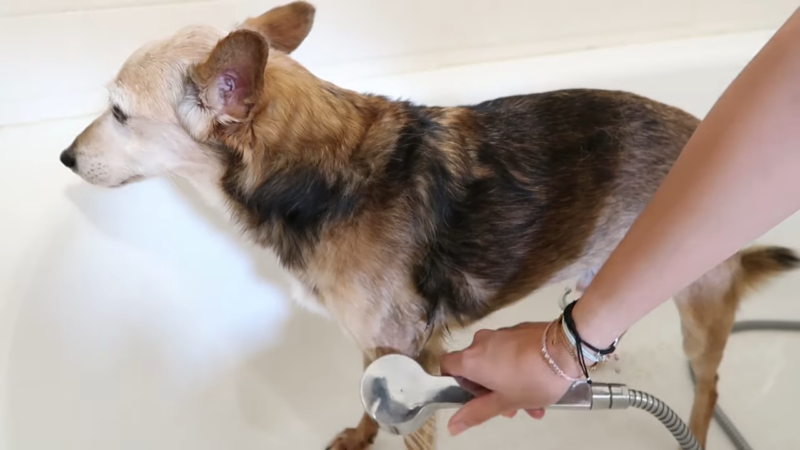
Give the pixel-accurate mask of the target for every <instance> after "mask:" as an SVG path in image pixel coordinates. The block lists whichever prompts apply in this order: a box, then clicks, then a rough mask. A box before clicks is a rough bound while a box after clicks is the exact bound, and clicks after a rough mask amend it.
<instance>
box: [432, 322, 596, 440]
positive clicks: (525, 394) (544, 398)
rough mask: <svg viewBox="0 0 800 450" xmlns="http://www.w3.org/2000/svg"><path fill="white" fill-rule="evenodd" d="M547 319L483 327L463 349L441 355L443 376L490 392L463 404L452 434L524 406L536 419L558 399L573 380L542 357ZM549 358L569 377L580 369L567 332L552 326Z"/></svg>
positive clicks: (575, 374)
mask: <svg viewBox="0 0 800 450" xmlns="http://www.w3.org/2000/svg"><path fill="white" fill-rule="evenodd" d="M547 326H548V323H544V322H536V323H523V324H519V325H516V326H514V327H511V328H501V329H499V330H496V331H490V330H480V331H478V332H477V333H475V336H474V338H473V341H472V344H471V345H470V346H469V347H467V348H466V349H464V350H461V351H458V352H453V353H448V354H445V355H444V356H443V357H442V362H441V369H442V373H443V374H447V375H450V376H454V377H461V378H464V379H466V380H468V381H469V382H472V383H476V384H478V385H480V386H481V387H484V388H486V389H487V390H488V392H485V393H483V394H478V396H477V397H476V398H475V399H473V400H471V401H470V402H469V403H467V404H466V405H464V406H462V407H461V408H460V409H459V410H458V412H456V414H455V415H453V417H452V418H451V419H450V422H449V424H448V429H449V431H450V434H452V435H457V434H459V433H462V432H463V431H464V430H466V429H467V428H470V427H474V426H476V425H480V424H482V423H483V422H486V421H487V420H489V419H491V418H493V417H495V416H498V415H504V416H506V417H513V416H514V415H515V414H516V412H517V411H519V410H520V409H524V410H525V411H526V412H527V413H528V414H529V415H530V416H531V417H533V418H535V419H539V418H541V417H543V416H544V410H543V409H542V408H543V407H545V406H548V405H551V404H553V403H555V402H557V401H558V400H559V399H560V398H561V397H562V396H563V395H564V393H566V391H567V389H568V388H569V387H570V385H571V384H572V382H571V381H569V380H567V379H565V378H562V377H560V376H558V375H557V374H556V373H555V371H554V370H553V369H552V368H551V367H550V365H549V364H548V362H547V360H545V358H544V356H543V355H542V335H543V334H544V332H545V330H546V329H547ZM547 339H548V340H547V350H548V353H549V354H550V357H551V358H553V359H554V360H555V362H556V363H557V364H558V365H559V367H561V369H562V370H564V371H565V372H566V374H567V375H568V376H570V377H577V376H578V375H579V374H580V373H581V371H580V368H579V366H578V363H577V361H576V360H575V359H574V357H573V356H572V355H571V354H570V353H569V350H568V347H567V345H565V340H564V339H563V335H561V333H560V332H559V330H558V329H557V328H556V327H555V326H552V327H550V331H549V334H548V338H547Z"/></svg>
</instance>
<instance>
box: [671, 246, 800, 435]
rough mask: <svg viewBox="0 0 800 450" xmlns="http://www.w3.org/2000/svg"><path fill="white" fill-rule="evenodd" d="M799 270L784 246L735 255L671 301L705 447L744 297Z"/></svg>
mask: <svg viewBox="0 0 800 450" xmlns="http://www.w3.org/2000/svg"><path fill="white" fill-rule="evenodd" d="M798 267H800V257H798V256H797V254H796V253H795V252H794V251H792V250H790V249H788V248H784V247H772V246H756V247H750V248H747V249H744V250H742V251H740V252H739V253H737V254H735V255H733V256H732V257H730V258H728V259H727V260H726V261H724V262H723V263H722V264H720V265H718V266H717V267H715V268H714V269H712V270H711V271H709V272H708V273H706V274H705V275H703V276H702V277H701V278H700V279H698V280H697V281H695V282H694V283H692V284H691V285H689V286H687V287H686V288H685V289H683V290H682V291H681V292H679V293H678V294H677V295H676V296H675V303H676V304H677V306H678V311H680V315H681V325H682V330H683V349H684V352H685V353H686V356H687V357H688V358H689V361H690V363H691V366H692V370H693V371H694V374H695V376H696V379H697V385H696V386H695V399H694V405H693V406H692V416H691V420H690V428H691V430H692V433H693V434H694V435H695V437H696V438H697V439H698V442H699V443H700V446H701V447H702V448H705V441H706V436H707V434H708V427H709V424H710V423H711V418H712V416H713V414H714V406H715V405H716V401H717V369H718V367H719V364H720V362H721V361H722V355H723V352H724V350H725V345H726V343H727V341H728V336H729V335H730V332H731V329H732V328H733V324H734V321H735V318H736V311H737V309H738V308H739V304H740V303H741V301H742V300H743V299H744V297H745V296H746V295H747V294H748V293H749V292H751V291H752V290H754V289H757V288H758V287H759V286H762V285H763V284H764V283H766V282H767V281H769V280H772V279H774V278H775V277H776V276H777V275H779V274H782V273H785V272H787V271H790V270H793V269H797V268H798Z"/></svg>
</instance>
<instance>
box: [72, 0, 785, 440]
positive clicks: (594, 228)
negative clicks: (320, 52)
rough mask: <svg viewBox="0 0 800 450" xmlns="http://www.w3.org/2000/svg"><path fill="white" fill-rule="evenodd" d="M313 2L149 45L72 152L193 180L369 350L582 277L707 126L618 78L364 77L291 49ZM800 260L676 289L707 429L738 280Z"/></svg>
mask: <svg viewBox="0 0 800 450" xmlns="http://www.w3.org/2000/svg"><path fill="white" fill-rule="evenodd" d="M313 19H314V8H313V7H312V6H311V5H309V4H307V3H304V2H294V3H291V4H289V5H285V6H282V7H278V8H275V9H273V10H270V11H268V12H267V13H265V14H263V15H261V16H259V17H257V18H252V19H248V20H247V21H245V22H244V23H243V25H242V26H241V27H240V28H239V29H238V30H236V31H234V32H233V33H230V34H227V35H226V34H225V33H223V32H221V31H219V30H216V29H213V28H210V27H192V28H187V29H185V30H182V31H180V32H179V33H177V34H176V35H175V36H173V37H171V38H168V39H165V40H162V41H159V42H155V43H151V44H149V45H147V46H145V47H143V48H142V49H141V50H139V51H137V52H135V53H134V54H133V55H132V56H131V57H130V58H129V59H128V61H127V62H126V63H125V64H124V65H123V67H122V69H121V70H120V72H119V74H118V75H117V77H116V79H115V80H114V81H113V82H112V83H111V84H110V86H109V91H110V95H109V97H110V98H109V100H110V104H111V106H112V108H111V109H110V111H108V112H106V113H104V114H102V115H101V116H100V117H98V118H97V120H95V121H94V122H93V123H92V124H91V125H90V126H89V127H87V128H86V130H84V131H83V132H82V133H81V134H80V135H79V136H78V137H77V138H76V140H75V142H74V143H73V144H72V146H71V147H70V148H69V149H68V150H67V151H66V152H67V153H70V154H71V155H73V156H74V158H75V161H76V162H75V165H74V167H72V168H73V170H74V171H75V172H76V173H77V174H78V175H80V176H81V177H83V178H84V179H85V180H87V181H88V182H91V183H94V184H97V185H101V186H109V187H112V186H113V187H116V186H121V185H124V184H126V183H128V182H131V181H137V180H141V179H146V178H151V177H156V176H162V175H170V174H174V175H177V176H181V177H184V178H186V179H188V180H189V181H191V182H192V183H193V184H194V185H195V186H196V187H197V188H198V189H199V190H200V191H201V192H202V193H203V194H204V195H205V196H206V198H208V199H209V200H211V201H212V202H215V203H218V204H219V206H220V208H221V209H223V210H225V211H226V212H227V213H228V214H229V215H230V216H231V218H232V219H233V220H234V221H235V222H236V223H237V224H238V225H239V226H240V228H241V230H242V232H243V233H245V234H246V235H247V236H248V237H249V238H251V239H252V241H253V242H254V244H256V245H260V246H263V247H267V248H270V249H272V250H274V251H276V253H277V254H278V256H279V257H280V259H281V261H282V263H283V264H284V266H285V267H286V268H287V269H288V270H289V272H291V275H292V276H293V278H294V279H295V281H296V285H295V288H294V289H293V292H294V293H295V295H296V296H297V297H299V298H300V299H302V300H301V302H302V303H303V304H305V305H311V307H312V309H313V308H318V309H322V310H324V311H325V312H327V313H328V314H330V315H331V316H333V317H335V318H336V319H337V321H338V322H339V323H340V324H341V325H342V328H343V329H344V330H345V331H346V333H347V334H348V335H349V336H351V337H352V338H353V340H354V341H355V342H356V344H357V345H358V346H359V347H360V348H361V350H362V351H363V352H364V355H365V363H369V362H370V361H372V360H373V359H374V358H377V357H379V356H380V355H383V354H386V353H403V354H406V355H410V356H413V357H415V358H417V359H418V360H419V361H420V362H421V363H422V364H423V366H424V367H425V368H426V370H428V371H430V372H432V373H436V372H437V371H438V360H439V357H440V356H441V354H442V352H443V340H444V335H445V330H446V328H447V327H461V326H464V325H467V324H469V323H471V322H473V321H475V320H479V319H480V318H482V317H485V316H486V315H487V314H489V313H491V312H493V311H496V310H497V309H499V308H502V307H505V306H506V305H509V304H512V303H514V302H516V301H518V300H520V299H522V298H523V297H525V296H527V295H529V294H530V293H531V292H533V291H535V290H536V289H539V288H541V287H542V286H546V285H548V284H552V283H555V282H559V281H565V280H569V279H573V278H578V277H580V278H581V279H580V281H579V289H580V290H583V289H584V288H585V287H586V286H587V285H588V284H589V283H590V282H591V279H592V277H593V274H594V273H595V272H596V270H597V269H598V268H599V267H600V266H601V265H602V264H603V262H604V261H605V259H606V258H607V257H608V254H609V253H610V252H611V250H612V249H613V248H614V247H615V246H616V244H617V243H618V242H619V240H620V239H621V238H622V236H624V234H625V233H626V232H627V229H628V228H629V227H630V225H631V223H632V222H633V221H634V220H635V218H636V217H637V215H638V214H639V212H641V210H642V209H643V208H644V206H645V205H646V203H647V202H648V201H649V198H650V196H652V194H653V193H654V192H655V190H656V189H657V187H658V185H659V183H660V180H661V179H662V178H663V176H665V174H666V173H667V171H668V170H669V168H670V167H671V165H672V163H673V161H674V159H675V158H676V157H677V155H678V154H679V152H680V150H681V148H682V147H683V145H684V143H685V142H686V140H687V139H688V138H689V136H691V134H692V132H693V130H694V127H695V126H696V124H697V119H695V118H693V117H691V116H690V115H688V114H686V113H684V112H682V111H680V110H677V109H675V108H672V107H669V106H667V105H663V104H660V103H656V102H653V101H651V100H648V99H644V98H641V97H638V96H634V95H632V94H628V93H622V92H606V91H588V90H585V91H580V92H575V91H571V92H567V91H563V92H562V91H559V92H553V93H546V94H543V95H540V96H535V95H531V96H520V97H515V98H506V99H498V100H497V101H496V102H494V103H492V102H490V103H484V104H482V105H479V106H478V107H457V108H441V107H428V108H421V107H416V106H413V105H409V104H406V103H402V102H395V101H391V100H389V99H386V98H383V97H379V96H370V95H363V94H359V93H356V92H352V91H349V90H346V89H342V88H339V87H337V86H334V85H332V84H330V83H328V82H326V81H323V80H320V79H318V78H317V77H315V76H314V75H313V74H311V73H310V72H309V71H308V70H306V69H305V68H304V67H303V66H301V65H300V64H299V63H297V62H296V61H294V60H293V59H292V58H291V57H290V56H289V53H291V52H292V51H294V50H295V49H296V48H297V46H298V45H300V44H301V43H302V42H303V40H304V39H305V38H306V36H307V35H308V33H309V31H310V29H311V26H312V23H313ZM112 111H113V112H112ZM121 113H124V117H121V116H120V114H121ZM445 181H446V182H445ZM523 192H524V195H523V194H521V193H523ZM443 199H444V200H443ZM486 199H489V200H490V201H487V200H486ZM514 202H517V203H514ZM518 202H526V203H523V206H517V204H518ZM454 205H455V206H454ZM503 205H505V206H503ZM465 210H466V211H465ZM276 211H278V212H276ZM534 213H535V214H534ZM276 214H277V215H278V217H277V218H276V217H273V216H275V215H276ZM459 214H460V215H459ZM467 221H471V222H467ZM465 223H468V225H469V226H466V225H464V224H465ZM459 226H461V227H462V228H458V227H459ZM448 233H449V234H448ZM462 240H463V242H462ZM473 246H480V249H481V251H480V255H478V256H474V255H472V254H470V252H469V248H470V247H473ZM787 252H788V251H787ZM454 254H455V255H456V256H453V255H454ZM464 255H466V256H464ZM448 258H449V259H448ZM458 258H461V259H458ZM793 258H794V257H793V255H791V254H789V253H781V251H778V250H775V249H766V250H764V249H755V250H750V251H746V252H743V253H741V254H738V255H736V256H735V257H733V258H731V259H730V260H728V261H726V262H725V263H724V264H722V265H721V266H720V267H718V268H717V269H715V270H714V271H712V272H710V273H709V274H707V275H705V276H704V277H703V278H701V279H700V280H698V281H697V282H696V283H695V284H693V285H692V286H690V287H688V288H687V289H685V290H684V291H682V292H681V293H680V294H679V295H678V296H677V297H676V299H677V301H678V305H679V309H680V311H681V319H682V322H683V326H684V347H685V349H686V353H687V355H688V357H689V358H690V360H691V362H692V366H693V367H694V370H695V372H696V373H697V374H698V380H699V382H698V387H697V392H696V399H695V404H694V409H693V413H692V420H691V423H692V430H693V431H694V432H695V434H696V435H697V436H698V438H699V439H700V440H701V441H703V442H704V441H705V436H706V433H707V429H708V424H709V422H710V420H711V411H713V407H714V404H715V400H716V390H715V380H716V378H715V377H716V370H717V367H718V365H719V362H720V360H721V356H722V351H723V349H724V346H725V342H726V339H727V335H728V333H729V331H730V326H731V324H732V321H733V317H734V312H735V310H736V306H737V305H738V303H739V300H740V299H741V297H742V295H743V290H744V286H749V285H752V284H753V283H754V282H755V280H757V279H758V280H761V279H766V278H768V277H769V276H770V275H772V274H775V273H777V272H780V271H783V270H788V269H790V268H792V267H794V266H795V265H796V260H795V259H793ZM451 291H452V292H451ZM376 433H377V427H376V424H375V423H374V422H372V421H371V420H370V419H369V418H368V417H367V416H366V415H365V416H364V417H363V418H362V420H361V422H360V423H359V425H358V426H357V427H356V428H354V429H347V430H345V431H344V432H342V433H341V434H339V435H338V436H336V437H335V438H334V440H333V441H332V442H331V447H330V448H332V449H334V450H354V449H356V450H358V449H366V448H369V446H370V445H371V443H372V441H373V440H374V438H375V435H376ZM434 435H435V426H434V423H433V422H431V423H429V424H427V425H426V427H424V428H423V429H422V430H420V431H419V432H417V433H415V434H414V435H412V436H409V437H407V438H406V439H405V442H406V446H407V448H408V449H413V450H429V449H432V448H433V447H434Z"/></svg>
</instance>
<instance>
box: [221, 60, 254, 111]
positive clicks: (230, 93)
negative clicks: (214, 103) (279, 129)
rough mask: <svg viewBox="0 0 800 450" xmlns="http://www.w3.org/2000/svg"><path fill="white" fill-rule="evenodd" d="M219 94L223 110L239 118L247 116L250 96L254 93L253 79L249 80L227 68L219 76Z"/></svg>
mask: <svg viewBox="0 0 800 450" xmlns="http://www.w3.org/2000/svg"><path fill="white" fill-rule="evenodd" d="M216 84H217V95H218V98H219V101H220V107H221V109H222V112H223V113H225V114H226V115H229V116H232V117H236V118H239V119H242V118H245V117H247V114H248V113H249V110H250V106H252V105H248V103H249V102H248V97H250V96H251V95H252V94H253V88H252V86H253V80H247V79H246V78H245V77H243V76H241V75H240V74H239V73H238V72H236V71H235V70H226V71H224V72H222V73H221V74H220V75H219V76H218V77H217V83H216Z"/></svg>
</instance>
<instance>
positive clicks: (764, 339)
mask: <svg viewBox="0 0 800 450" xmlns="http://www.w3.org/2000/svg"><path fill="white" fill-rule="evenodd" d="M768 36H769V33H753V34H743V35H734V36H725V37H719V38H710V39H696V40H688V41H676V42H669V43H660V44H652V45H646V46H636V47H627V48H614V49H604V50H595V51H588V52H582V53H573V54H560V55H552V56H547V57H540V58H534V59H528V60H514V61H504V62H497V63H491V64H484V65H478V66H469V67H454V68H448V69H444V70H438V71H435V72H426V73H414V74H407V75H403V76H393V77H387V78H382V79H374V80H358V79H350V81H347V82H345V83H344V84H345V85H347V86H348V87H353V88H357V89H364V90H370V91H373V92H379V93H385V94H390V95H396V96H402V97H405V98H410V99H413V100H415V101H420V102H425V103H441V104H458V103H467V102H474V101H480V100H483V99H487V98H491V97H494V96H499V95H507V94H517V93H523V92H531V91H539V90H547V89H554V88H561V87H598V88H611V89H625V90H631V91H634V92H638V93H641V94H644V95H648V96H651V97H653V98H655V99H658V100H661V101H664V102H667V103H670V104H673V105H676V106H680V107H683V108H685V109H686V110H688V111H690V112H692V113H695V114H697V115H703V114H705V113H706V112H707V110H708V109H709V108H710V107H711V105H712V104H713V102H714V100H715V99H716V98H717V96H718V95H719V94H720V93H721V92H722V90H723V89H724V88H725V86H726V85H727V83H728V82H730V81H731V80H732V79H733V77H734V76H735V75H736V73H738V71H739V70H741V68H742V67H743V66H744V64H746V62H747V61H748V60H749V59H750V58H751V57H752V56H753V55H754V54H755V52H756V51H757V50H758V49H759V48H760V47H761V45H763V43H764V42H765V41H766V39H767V38H768ZM89 120H90V119H88V118H84V119H75V120H65V121H60V122H51V123H44V124H36V125H30V126H20V127H14V128H4V129H0V148H1V149H3V150H2V153H0V187H2V189H0V196H2V198H1V199H0V205H2V208H3V214H2V232H1V233H0V254H2V258H0V448H6V449H10V450H51V449H58V450H73V449H74V450H109V449H114V450H127V449H130V450H142V449H147V450H161V449H164V450H167V449H169V450H175V449H192V450H206V449H207V450H219V449H233V448H235V449H238V450H248V449H253V450H255V449H259V450H263V449H280V450H282V449H322V448H324V444H325V443H326V442H327V440H328V439H329V438H331V437H332V436H333V435H334V434H335V433H336V432H338V431H339V430H340V429H341V428H343V427H346V426H353V425H355V424H356V423H357V421H358V418H359V415H360V414H361V407H360V403H359V400H358V395H357V383H358V380H359V375H360V371H361V367H360V365H361V357H360V356H359V354H358V352H357V351H356V350H355V349H354V347H353V346H352V345H351V344H350V343H349V342H347V341H346V340H345V338H344V337H343V336H342V334H341V333H340V332H339V330H338V329H337V327H336V325H335V324H334V323H331V322H329V321H327V320H326V319H323V318H319V317H317V316H314V315H311V314H309V313H307V312H304V311H300V310H298V309H297V308H295V307H294V306H293V305H291V304H290V302H289V300H288V299H287V295H286V292H285V289H284V284H283V282H282V278H281V275H280V270H279V269H278V268H277V267H276V265H275V263H274V260H273V259H272V258H271V257H270V256H269V255H265V254H263V253H261V252H259V251H257V250H255V249H253V248H250V247H248V246H247V245H246V244H244V243H243V241H242V240H241V239H239V238H238V237H237V236H236V234H235V233H233V232H232V231H231V229H230V227H229V226H228V225H227V224H226V223H225V222H224V221H223V220H222V219H221V218H220V217H219V216H217V215H216V214H215V213H214V212H211V211H208V210H206V209H205V208H203V206H202V205H201V203H199V202H198V201H197V200H196V198H195V197H194V196H193V194H192V192H191V191H190V190H188V189H186V188H185V187H184V186H183V185H178V188H176V186H174V185H173V184H171V183H170V182H169V181H166V180H156V181H151V182H146V183H141V184H137V185H133V186H129V187H126V188H124V189H119V190H113V191H112V190H103V189H98V188H94V187H91V186H88V185H86V184H85V183H83V182H81V181H80V180H78V179H77V178H76V177H75V176H74V175H73V174H71V173H70V172H69V171H67V170H66V169H64V168H62V167H61V166H60V164H59V162H58V153H59V150H60V149H62V148H63V147H65V146H66V145H68V143H69V142H70V140H71V139H72V137H73V136H74V134H75V133H76V132H78V131H79V130H80V129H81V128H82V127H83V126H84V125H85V124H86V123H87V122H88V121H89ZM798 226H800V218H798V217H794V218H792V219H790V220H788V221H787V222H786V223H785V224H783V225H781V226H780V227H778V228H777V229H776V230H774V231H773V232H771V233H770V234H769V235H768V236H766V237H765V238H764V239H765V240H767V241H769V242H776V243H781V244H784V245H793V246H795V247H797V248H800V238H799V237H798V233H796V231H797V230H798ZM798 287H800V276H799V275H793V276H789V277H786V278H784V279H783V280H781V281H780V282H778V283H775V284H774V285H772V286H771V287H769V288H767V289H764V290H763V291H762V292H760V293H759V294H757V295H756V296H755V297H756V299H755V300H754V301H753V302H750V303H749V304H747V305H746V306H745V307H744V311H743V313H742V315H743V316H745V317H755V316H758V317H766V318H792V317H794V318H796V319H798V320H800V301H797V299H796V298H795V297H796V295H795V294H794V292H797V288H798ZM560 289H561V288H560V287H558V286H556V287H552V288H549V289H547V290H545V291H543V292H540V293H539V294H537V295H535V296H534V298H532V299H529V300H527V301H525V302H523V303H522V304H520V305H518V306H515V307H513V308H511V309H509V310H506V311H503V312H501V313H499V314H497V315H496V316H493V317H492V318H491V319H489V320H487V321H486V323H485V324H483V325H484V326H490V327H494V326H499V325H510V324H513V323H515V322H517V321H521V320H527V319H531V320H532V319H547V318H550V317H553V315H554V314H555V313H556V308H557V306H556V300H557V296H558V294H559V293H560ZM467 339H468V336H465V335H461V336H459V337H458V339H456V342H454V345H455V346H460V345H464V344H465V342H468V341H467ZM797 342H798V341H797V338H793V337H791V336H777V335H776V336H767V335H764V336H762V335H748V336H742V337H738V336H737V337H736V338H734V339H733V342H732V344H731V346H730V351H729V352H728V354H727V359H726V361H725V363H724V364H723V370H722V381H721V398H722V403H723V404H724V406H725V407H726V408H727V409H728V412H729V413H730V414H731V415H732V416H733V418H734V420H736V421H737V422H738V424H739V425H740V426H741V428H742V430H743V432H744V433H745V434H746V435H747V436H748V438H750V439H751V442H752V443H753V444H754V445H755V446H756V448H758V449H770V448H798V446H799V444H800V441H799V440H798V439H800V438H798V437H797V434H796V433H794V432H793V431H792V429H791V427H793V426H795V423H794V422H795V421H794V420H793V419H791V418H790V415H787V414H785V412H786V411H791V409H790V408H792V407H794V406H795V405H794V403H795V402H794V401H793V399H796V398H798V396H799V395H800V389H798V387H797V384H796V383H793V381H794V380H793V375H794V374H795V373H796V371H797V369H800V362H797V361H796V362H790V361H787V356H788V355H789V354H792V353H794V354H796V348H797ZM599 378H604V379H607V380H610V381H624V382H627V383H629V384H630V385H632V386H636V387H638V388H641V389H644V390H648V391H651V392H652V393H654V394H656V395H659V396H660V397H662V398H663V399H664V400H665V401H667V402H668V403H670V404H671V405H672V406H673V407H674V408H676V409H677V411H678V412H679V413H681V414H682V415H684V416H686V414H687V413H688V409H689V405H690V402H691V387H690V383H689V380H688V378H687V374H686V370H685V367H684V361H683V357H682V353H681V350H680V341H679V328H678V322H677V314H676V313H675V311H674V308H673V307H672V305H671V304H666V305H664V306H663V307H661V308H660V309H659V310H658V311H657V312H656V313H654V314H653V315H651V316H650V317H648V318H647V319H646V320H645V321H644V322H642V323H641V324H640V325H637V326H636V327H635V328H634V329H633V330H632V331H631V333H630V335H629V336H628V338H627V339H626V342H625V346H623V348H622V350H621V360H620V361H619V362H618V363H616V365H615V367H614V369H613V370H612V369H607V370H606V372H605V373H604V374H603V376H602V377H599ZM754 411H757V414H752V413H753V412H754ZM443 416H444V417H445V418H446V417H447V416H448V415H447V414H445V415H443ZM442 422H444V421H442ZM576 430H580V431H579V432H576ZM710 439H711V441H710V444H711V445H710V447H711V448H712V449H719V450H721V449H725V448H730V447H729V446H728V444H727V442H726V441H725V440H724V437H722V436H721V434H720V433H719V431H718V430H717V429H716V428H715V429H713V430H712V434H711V438H710ZM596 440H599V441H596ZM674 447H675V445H674V443H673V442H672V441H671V437H670V436H669V435H668V434H667V433H666V431H664V430H663V429H662V428H661V425H660V424H658V423H657V422H655V420H653V419H652V418H651V417H649V416H647V415H645V414H644V413H639V412H636V411H623V412H608V413H598V414H586V413H572V414H570V413H564V412H552V413H549V414H548V417H547V418H546V420H543V421H539V422H536V421H532V420H529V419H526V418H524V417H521V416H520V417H519V418H517V419H513V420H505V419H498V420H495V421H492V422H491V423H489V424H487V425H486V426H484V427H482V428H481V429H478V430H474V431H471V432H469V433H466V434H465V435H463V436H461V437H459V438H456V439H452V438H449V437H447V436H445V434H444V432H443V433H442V439H441V448H443V449H467V450H470V449H483V448H495V449H520V450H522V449H525V450H527V449H533V448H536V449H539V450H545V449H563V448H594V449H619V448H626V449H627V448H630V449H638V448H653V449H655V448H663V449H672V448H674ZM399 448H402V446H401V444H400V440H399V439H397V438H394V437H391V436H387V435H381V437H380V438H379V439H378V441H377V443H376V449H399Z"/></svg>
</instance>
